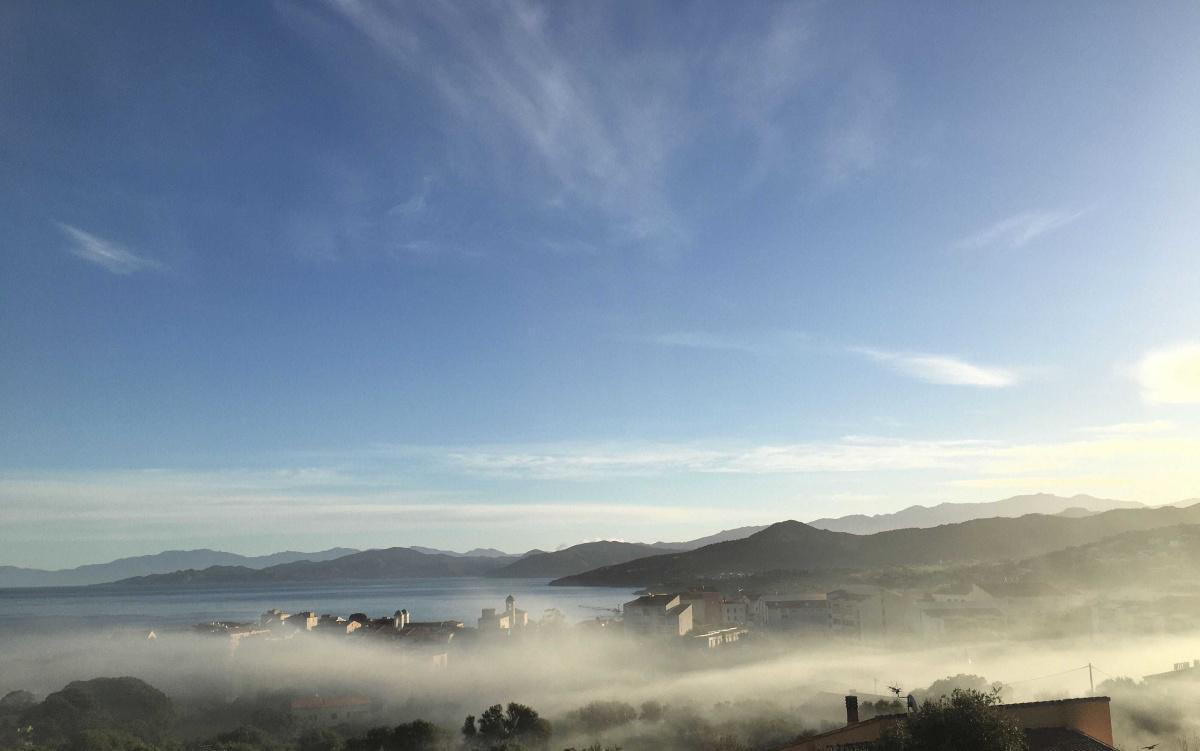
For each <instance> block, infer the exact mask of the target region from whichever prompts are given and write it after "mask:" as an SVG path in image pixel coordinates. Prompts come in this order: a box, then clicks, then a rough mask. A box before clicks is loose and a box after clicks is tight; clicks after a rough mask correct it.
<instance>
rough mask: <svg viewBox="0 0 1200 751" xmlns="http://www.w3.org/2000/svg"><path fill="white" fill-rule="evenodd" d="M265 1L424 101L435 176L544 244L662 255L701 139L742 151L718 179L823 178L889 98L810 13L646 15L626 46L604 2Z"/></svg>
mask: <svg viewBox="0 0 1200 751" xmlns="http://www.w3.org/2000/svg"><path fill="white" fill-rule="evenodd" d="M277 8H278V9H279V11H280V13H282V14H283V15H284V16H285V18H287V19H289V20H290V21H291V22H292V25H293V26H294V27H295V28H297V29H298V30H300V31H301V33H304V34H306V35H308V36H310V37H312V41H313V42H314V43H316V44H317V45H318V46H319V47H320V48H321V49H323V50H328V49H332V48H337V47H340V46H349V45H353V46H354V47H360V46H361V43H362V41H366V42H367V43H368V44H369V47H370V49H371V50H372V51H373V52H374V53H376V55H377V58H378V59H379V60H382V61H384V65H383V66H382V68H381V69H380V70H381V71H382V75H375V76H372V78H373V79H374V80H377V81H378V85H379V86H380V93H381V95H382V96H390V95H392V93H393V92H394V91H395V90H396V89H397V88H399V87H405V88H411V87H412V86H413V85H414V84H416V85H418V86H419V87H421V89H422V90H424V91H428V92H430V93H432V95H433V100H434V104H435V109H437V110H440V111H441V113H442V114H443V115H444V116H445V117H446V119H447V122H446V123H445V126H444V127H443V128H442V132H443V134H444V136H445V138H446V139H447V141H448V145H449V146H450V147H451V150H452V151H453V152H454V153H456V154H457V155H458V157H457V158H456V159H455V160H454V162H453V164H452V165H449V166H448V167H447V168H446V170H445V174H446V175H447V178H446V179H447V181H448V182H449V183H454V181H455V178H456V176H459V177H461V176H462V175H463V173H464V172H465V171H467V170H470V171H472V172H474V174H472V175H470V180H468V181H465V182H469V183H471V184H473V185H481V184H484V183H486V182H489V181H492V180H497V181H499V182H502V183H503V186H502V190H499V191H495V194H496V195H498V196H501V197H502V198H501V199H500V200H502V201H504V202H506V204H509V205H506V208H510V202H518V203H523V204H524V206H525V207H526V208H527V209H528V210H529V212H530V214H531V215H532V218H533V219H532V221H531V222H529V223H528V224H529V229H527V230H522V231H527V232H529V233H530V234H533V235H544V236H546V237H547V238H548V241H547V243H548V244H549V245H550V246H551V247H555V248H558V247H561V246H562V245H563V240H564V238H566V239H568V240H569V241H571V242H579V241H580V240H582V242H584V243H586V244H588V245H591V246H602V247H620V246H631V247H639V248H643V249H645V250H647V251H650V252H651V253H653V254H654V255H661V256H663V257H666V258H670V257H674V256H675V255H677V254H678V253H679V252H681V251H682V250H684V249H686V247H687V246H688V245H689V244H690V243H691V241H692V240H693V239H694V233H693V226H692V223H693V221H694V220H693V218H692V216H691V215H690V212H689V209H688V207H692V209H691V212H695V198H694V196H691V195H689V191H688V190H687V189H681V181H680V177H681V175H682V176H683V177H684V178H685V182H688V183H690V182H692V181H694V180H696V175H695V174H694V173H695V171H696V170H695V167H694V165H702V164H706V163H708V162H710V161H712V160H713V158H714V153H713V151H712V149H713V144H715V143H722V142H731V143H733V144H734V145H735V147H734V148H733V151H735V152H737V153H741V152H742V151H744V152H746V153H748V154H751V155H752V156H751V158H749V159H747V160H744V161H743V160H740V159H739V160H735V161H734V162H733V163H731V165H730V169H733V170H739V169H740V173H738V172H734V173H733V174H728V173H727V172H726V171H725V170H723V171H722V177H721V179H722V181H723V182H724V181H726V180H727V179H728V178H730V177H731V178H732V179H733V181H734V182H740V183H742V184H743V185H749V186H753V185H755V184H757V183H758V182H759V181H760V180H761V179H762V178H763V177H764V176H766V175H767V174H771V175H772V176H776V177H779V178H780V179H782V180H788V181H796V180H813V178H814V177H815V178H816V179H817V180H827V179H828V178H829V176H830V175H832V176H833V177H834V179H841V178H844V177H846V176H849V175H852V174H859V173H862V172H865V171H868V170H870V169H871V168H872V167H873V166H874V165H875V163H876V162H877V161H878V159H879V158H880V155H881V153H882V151H883V149H884V147H885V141H886V135H887V133H888V132H889V127H888V126H889V122H888V121H889V119H890V112H891V109H892V106H893V103H894V102H895V100H896V90H897V87H896V85H895V79H894V77H892V76H891V75H890V74H889V73H888V71H886V70H885V69H884V68H883V67H882V66H881V65H878V64H876V65H874V66H869V65H865V64H863V62H862V56H860V55H854V56H851V55H845V54H842V53H841V48H840V46H836V47H835V46H831V41H830V39H829V38H828V34H827V33H825V31H826V30H824V29H821V28H819V27H820V25H821V23H820V22H821V20H822V19H821V15H822V14H821V13H819V12H817V11H815V10H814V8H812V7H811V6H807V5H801V4H791V5H782V6H770V7H768V6H763V8H762V9H761V10H759V11H757V12H751V13H742V14H726V13H725V12H724V11H723V10H722V9H720V8H719V7H718V6H710V7H706V6H692V7H689V8H682V9H672V10H670V11H662V10H661V9H658V10H656V9H649V8H648V9H647V18H646V19H643V21H649V22H648V23H646V25H645V26H644V28H645V29H646V31H647V33H639V34H637V35H634V36H633V37H631V36H630V35H628V34H627V33H624V30H625V29H626V25H627V23H628V18H627V17H625V16H626V14H624V13H622V12H621V11H614V10H613V9H612V8H611V7H609V6H604V5H586V4H585V5H578V6H576V5H563V4H554V3H549V4H544V3H538V2H522V1H520V0H512V1H510V2H498V3H485V4H476V5H471V6H460V5H455V4H452V3H415V4H414V3H410V4H396V3H389V2H386V1H385V0H330V2H328V3H327V4H326V5H325V6H323V7H321V8H318V9H317V10H310V9H301V8H298V7H297V6H295V5H294V4H285V3H281V4H279V5H277ZM656 16H660V17H656ZM318 17H319V20H318ZM718 24H720V25H723V26H727V27H729V28H727V29H726V31H727V33H725V34H722V35H721V36H720V37H719V38H717V37H713V36H710V35H708V34H707V32H704V31H701V30H704V29H710V28H715V26H716V25H718ZM679 29H692V30H693V31H695V32H696V33H690V32H689V33H685V34H680V33H678V30H679ZM360 72H361V70H359V69H355V70H354V71H353V72H351V73H348V74H349V75H357V74H358V73H360ZM356 84H357V85H364V83H363V81H362V80H359V81H356ZM365 85H375V84H365ZM731 153H732V152H731ZM822 163H824V166H825V169H824V170H823V171H821V170H818V171H819V172H820V174H816V175H814V174H811V173H810V170H809V169H808V165H813V164H815V165H821V164H822ZM681 168H682V169H681ZM797 175H803V176H802V177H797ZM455 187H456V186H455V185H453V184H448V185H447V190H453V189H454V188H455ZM391 203H392V204H393V206H394V208H393V210H392V214H391V215H390V216H392V217H393V218H395V217H396V216H407V215H411V214H417V213H421V212H423V211H424V210H426V209H427V208H428V207H427V205H426V204H425V203H424V201H423V199H421V198H419V197H416V196H414V197H413V198H410V199H408V200H407V201H403V202H396V201H392V202H391ZM541 239H542V238H535V239H534V240H533V241H532V244H533V245H537V244H538V243H539V242H541Z"/></svg>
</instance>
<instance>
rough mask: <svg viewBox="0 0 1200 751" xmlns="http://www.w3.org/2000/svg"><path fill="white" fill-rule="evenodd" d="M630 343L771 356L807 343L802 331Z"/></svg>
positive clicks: (647, 337)
mask: <svg viewBox="0 0 1200 751" xmlns="http://www.w3.org/2000/svg"><path fill="white" fill-rule="evenodd" d="M626 339H628V340H630V341H636V342H643V343H646V344H654V345H658V346H660V347H672V348H679V349H697V350H724V351H729V352H747V353H752V354H770V353H773V352H780V351H785V350H788V349H791V348H793V347H795V346H798V345H801V344H803V343H805V342H807V340H808V336H807V335H806V334H804V333H802V332H799V331H786V330H774V331H771V330H768V331H754V332H743V333H735V334H727V333H717V332H713V331H700V330H692V331H664V332H660V333H657V334H644V335H637V336H631V337H626Z"/></svg>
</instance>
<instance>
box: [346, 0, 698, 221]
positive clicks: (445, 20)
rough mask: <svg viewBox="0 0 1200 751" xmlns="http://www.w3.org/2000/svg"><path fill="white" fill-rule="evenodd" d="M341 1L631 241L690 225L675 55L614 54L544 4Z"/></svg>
mask: <svg viewBox="0 0 1200 751" xmlns="http://www.w3.org/2000/svg"><path fill="white" fill-rule="evenodd" d="M332 7H333V8H334V10H335V12H336V13H337V14H338V15H340V16H341V17H342V18H343V19H344V20H345V21H347V22H348V23H349V24H350V26H351V27H352V28H354V29H355V30H357V31H358V32H359V33H361V34H362V35H363V36H364V37H366V38H367V39H368V40H370V42H371V43H372V44H373V45H374V46H375V48H376V49H377V50H378V51H379V52H380V53H381V54H382V55H384V56H385V57H386V58H387V59H390V60H391V61H393V62H394V63H395V64H396V65H397V67H398V72H400V73H401V74H403V75H406V76H416V77H420V78H425V79H427V80H428V81H429V82H430V83H431V84H432V86H433V88H434V89H435V90H436V91H437V92H438V94H440V98H441V101H442V102H443V104H444V105H445V106H446V107H447V109H448V111H449V112H450V113H452V114H453V116H454V118H455V123H456V125H458V126H460V127H462V128H465V129H466V130H467V131H468V132H470V133H471V134H473V138H476V139H481V140H483V141H484V142H486V143H487V144H488V147H489V151H491V152H492V153H493V154H495V155H500V157H501V158H503V156H504V155H509V157H510V158H511V157H514V156H515V157H516V158H518V159H520V160H522V161H527V160H528V163H529V164H530V165H531V167H532V169H530V170H528V172H527V173H526V174H527V176H528V177H532V176H534V175H537V179H539V180H544V181H546V183H547V191H548V193H550V194H551V195H555V194H557V196H563V195H565V196H568V197H570V198H571V200H575V201H580V202H582V203H583V204H585V205H586V206H587V207H588V208H590V209H592V210H598V211H600V212H602V213H604V214H605V215H607V216H608V217H609V218H610V219H612V220H615V224H616V225H617V226H618V227H619V229H620V233H621V235H623V237H624V238H626V239H629V240H654V241H657V242H677V241H678V240H680V239H681V238H682V236H683V235H684V230H683V228H682V225H681V223H680V221H679V219H678V217H677V216H676V214H675V212H674V210H673V209H672V207H671V205H670V201H669V200H668V197H667V194H666V191H665V189H664V186H663V172H664V167H665V162H666V160H667V159H668V158H669V156H670V154H671V153H672V151H673V149H674V148H675V146H676V145H677V143H678V140H679V138H680V137H681V134H682V133H684V132H685V128H683V125H684V121H685V119H686V114H685V109H684V107H683V102H682V96H683V92H684V91H685V90H686V87H685V86H682V85H681V80H680V78H681V77H682V76H683V75H685V74H686V71H685V70H684V69H683V68H682V67H681V66H680V65H679V64H678V61H674V62H673V61H671V60H669V59H661V60H658V61H657V62H658V63H660V64H643V63H646V62H650V61H646V60H642V59H639V60H634V59H632V58H628V57H623V56H621V55H614V54H611V52H612V50H609V49H607V48H606V47H605V46H604V43H603V40H602V39H601V37H600V36H599V35H596V34H592V33H590V32H591V30H592V27H591V26H588V29H589V33H587V34H575V33H568V29H569V28H570V27H567V29H564V28H563V27H561V26H560V27H558V28H552V26H551V23H550V18H549V16H550V13H551V9H550V8H547V7H542V6H538V5H535V4H526V3H501V4H496V5H477V6H472V7H471V9H470V12H469V13H467V12H466V11H465V9H464V8H460V7H456V6H453V5H449V4H439V3H427V4H415V5H395V4H392V3H382V2H371V1H370V0H365V1H364V2H338V3H334V4H333V5H332ZM526 182H528V181H526ZM557 200H559V198H557V197H556V198H555V199H554V200H548V201H547V203H548V204H551V203H554V202H555V201H557Z"/></svg>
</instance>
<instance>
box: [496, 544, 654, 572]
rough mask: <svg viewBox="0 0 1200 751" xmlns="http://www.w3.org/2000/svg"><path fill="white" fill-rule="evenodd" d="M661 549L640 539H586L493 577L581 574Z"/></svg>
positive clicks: (530, 558) (533, 556)
mask: <svg viewBox="0 0 1200 751" xmlns="http://www.w3.org/2000/svg"><path fill="white" fill-rule="evenodd" d="M661 552H662V550H661V549H660V548H658V547H655V546H654V545H646V544H644V543H640V542H614V541H611V540H600V541H598V542H583V543H580V544H578V545H572V546H571V547H569V548H563V549H562V550H555V551H554V552H552V553H547V552H543V551H537V552H532V553H530V554H529V555H526V556H525V557H523V558H521V559H520V560H517V561H513V562H512V563H509V564H507V565H505V566H503V567H501V568H498V569H495V570H494V571H492V572H491V573H490V574H489V576H510V577H513V578H543V577H544V578H555V577H559V576H569V575H571V574H580V573H583V572H584V571H588V570H591V569H594V568H599V567H600V566H609V565H612V564H615V563H625V562H626V561H632V560H634V559H636V558H644V557H646V556H648V555H654V554H656V553H661Z"/></svg>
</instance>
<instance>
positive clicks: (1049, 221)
mask: <svg viewBox="0 0 1200 751" xmlns="http://www.w3.org/2000/svg"><path fill="white" fill-rule="evenodd" d="M1087 213H1088V209H1079V210H1072V209H1050V210H1038V211H1025V212H1022V213H1020V214H1014V215H1012V216H1010V217H1007V218H1005V219H1001V220H1000V221H998V222H996V223H995V224H991V225H989V226H987V227H984V228H983V229H981V230H979V231H978V232H974V233H972V234H970V235H967V236H966V237H963V238H961V239H959V240H957V241H956V242H955V243H954V246H953V247H954V248H955V249H958V250H980V249H984V248H1009V249H1016V248H1023V247H1025V246H1026V245H1028V244H1029V243H1031V242H1033V241H1034V240H1036V239H1038V238H1039V237H1042V236H1043V235H1047V234H1049V233H1051V232H1054V231H1056V230H1060V229H1062V228H1063V227H1066V226H1067V225H1069V224H1071V223H1073V222H1075V221H1076V220H1078V219H1079V218H1080V217H1082V216H1084V215H1085V214H1087Z"/></svg>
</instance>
